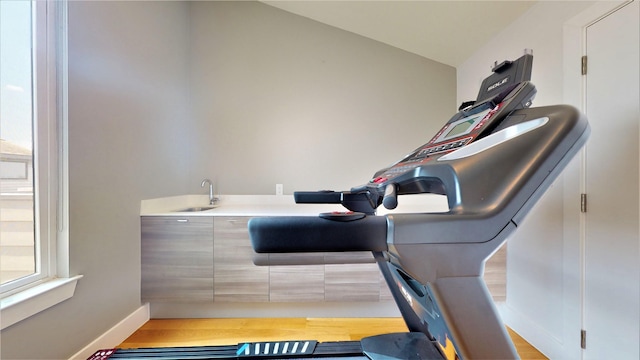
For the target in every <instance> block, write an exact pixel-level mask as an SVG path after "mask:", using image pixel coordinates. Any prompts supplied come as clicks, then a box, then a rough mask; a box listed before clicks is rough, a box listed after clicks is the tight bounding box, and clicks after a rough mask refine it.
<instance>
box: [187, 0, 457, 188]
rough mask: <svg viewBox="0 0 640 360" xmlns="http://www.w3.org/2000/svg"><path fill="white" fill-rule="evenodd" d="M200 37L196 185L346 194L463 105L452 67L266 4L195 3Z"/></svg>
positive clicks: (194, 35)
mask: <svg viewBox="0 0 640 360" xmlns="http://www.w3.org/2000/svg"><path fill="white" fill-rule="evenodd" d="M416 36H419V35H418V34H416ZM191 40H192V42H191V51H192V56H191V79H192V80H191V85H192V90H193V93H192V106H193V111H194V116H195V119H196V120H197V123H198V126H199V130H198V133H199V134H200V135H201V139H200V140H199V141H198V142H197V143H198V144H200V145H201V146H202V147H201V148H200V151H198V152H196V153H194V154H193V156H194V159H195V160H196V163H197V164H196V167H195V168H194V170H193V172H192V179H191V185H192V189H193V191H200V192H202V190H199V189H198V188H197V186H198V185H199V180H201V179H202V178H204V177H211V178H212V179H214V182H216V183H217V188H218V190H219V191H220V192H222V193H223V194H274V193H275V184H276V183H282V184H284V190H285V193H292V192H293V191H295V190H320V189H333V190H347V189H349V188H350V187H352V186H356V185H359V184H362V183H365V182H366V181H367V180H369V178H370V177H371V176H372V175H373V173H374V172H375V171H376V170H379V169H380V168H382V167H384V166H386V165H389V164H390V163H392V162H394V161H396V160H399V158H400V157H402V156H403V155H405V154H407V153H409V152H410V151H412V150H413V149H415V148H417V147H418V146H420V145H422V144H423V143H425V142H426V141H427V140H429V138H430V137H431V136H432V135H433V134H434V133H435V131H436V130H437V129H438V128H439V127H440V126H441V125H442V124H443V123H444V121H446V120H448V118H449V117H450V116H451V115H452V114H453V113H454V112H455V109H456V103H455V81H456V78H455V68H453V67H450V66H446V65H443V64H441V63H437V62H434V61H431V60H428V59H426V58H423V57H420V56H417V55H414V54H411V53H408V52H405V51H401V50H399V49H396V48H393V47H390V46H388V45H385V44H382V43H379V42H376V41H373V40H370V39H367V38H363V37H361V36H358V35H355V34H352V33H348V32H345V31H342V30H338V29H336V28H333V27H330V26H327V25H324V24H321V23H318V22H315V21H312V20H309V19H307V18H304V17H300V16H297V15H293V14H290V13H287V12H284V11H282V10H279V9H276V8H273V7H270V6H268V5H265V4H262V3H257V2H244V1H241V2H218V1H211V2H197V3H192V4H191Z"/></svg>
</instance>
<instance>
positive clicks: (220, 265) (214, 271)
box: [141, 216, 392, 303]
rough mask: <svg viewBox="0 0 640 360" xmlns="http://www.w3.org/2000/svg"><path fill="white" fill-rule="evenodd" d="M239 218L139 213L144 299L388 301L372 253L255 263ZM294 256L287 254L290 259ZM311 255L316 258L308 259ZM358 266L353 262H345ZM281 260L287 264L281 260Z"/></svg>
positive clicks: (242, 219)
mask: <svg viewBox="0 0 640 360" xmlns="http://www.w3.org/2000/svg"><path fill="white" fill-rule="evenodd" d="M249 219H250V217H246V216H187V217H176V216H143V217H142V220H141V227H142V284H141V287H142V300H143V301H147V302H183V303H186V302H218V303H239V302H247V303H261V302H350V301H363V302H377V301H390V300H392V298H391V296H390V293H389V290H388V287H387V284H386V283H385V282H384V280H383V278H382V275H381V273H380V270H379V269H378V265H377V264H376V263H375V262H373V257H372V255H371V253H368V252H361V253H309V254H296V255H295V256H296V257H297V259H300V258H306V257H310V259H309V260H310V261H311V262H312V263H315V264H319V265H271V266H257V265H255V264H254V257H262V261H261V263H268V260H267V259H270V256H276V257H282V256H285V257H287V258H289V255H288V254H256V253H255V252H254V251H253V248H252V247H251V240H250V238H249V230H248V228H247V223H248V221H249ZM292 256H293V255H292ZM314 257H317V258H314ZM354 260H355V261H356V262H358V263H357V264H352V263H346V264H345V262H352V261H354ZM285 262H286V261H285Z"/></svg>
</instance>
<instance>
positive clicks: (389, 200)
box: [382, 183, 398, 210]
mask: <svg viewBox="0 0 640 360" xmlns="http://www.w3.org/2000/svg"><path fill="white" fill-rule="evenodd" d="M382 205H383V206H384V207H385V208H386V209H389V210H393V209H395V208H396V207H398V185H396V184H395V183H389V184H387V186H386V187H385V188H384V196H383V197H382Z"/></svg>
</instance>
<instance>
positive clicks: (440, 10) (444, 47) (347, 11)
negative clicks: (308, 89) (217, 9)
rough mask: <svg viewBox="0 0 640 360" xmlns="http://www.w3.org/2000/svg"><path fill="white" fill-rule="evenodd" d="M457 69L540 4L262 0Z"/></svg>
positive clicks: (425, 0) (418, 0)
mask: <svg viewBox="0 0 640 360" xmlns="http://www.w3.org/2000/svg"><path fill="white" fill-rule="evenodd" d="M262 2H263V3H265V4H268V5H271V6H274V7H277V8H279V9H282V10H285V11H288V12H291V13H294V14H297V15H301V16H304V17H307V18H309V19H312V20H316V21H319V22H322V23H325V24H327V25H331V26H334V27H337V28H340V29H343V30H346V31H350V32H352V33H355V34H358V35H362V36H365V37H367V38H370V39H374V40H377V41H380V42H382V43H385V44H388V45H391V46H394V47H397V48H399V49H402V50H405V51H408V52H411V53H414V54H418V55H420V56H424V57H426V58H429V59H431V60H435V61H438V62H441V63H444V64H447V65H451V66H453V67H457V66H458V65H460V64H462V63H463V62H464V61H465V60H466V59H467V58H469V57H470V56H471V55H472V54H473V53H474V52H475V51H476V50H477V49H478V48H480V47H481V46H482V45H484V44H485V43H486V42H487V41H489V39H491V38H492V37H493V36H494V35H495V34H497V33H498V32H500V31H501V30H502V29H504V28H505V27H506V26H508V25H509V24H511V23H512V22H513V21H515V20H516V19H517V18H518V17H519V16H520V15H522V14H523V13H524V12H526V11H527V10H528V9H529V8H530V7H531V6H532V5H533V4H534V3H535V1H508V0H505V1H483V0H475V1H451V0H449V1H427V0H422V1H420V0H417V1H384V0H360V1H326V0H315V1H314V0H306V1H262Z"/></svg>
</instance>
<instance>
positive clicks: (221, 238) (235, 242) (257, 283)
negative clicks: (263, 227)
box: [213, 216, 269, 302]
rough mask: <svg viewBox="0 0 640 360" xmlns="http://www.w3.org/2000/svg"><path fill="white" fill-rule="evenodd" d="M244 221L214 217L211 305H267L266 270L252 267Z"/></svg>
mask: <svg viewBox="0 0 640 360" xmlns="http://www.w3.org/2000/svg"><path fill="white" fill-rule="evenodd" d="M248 221H249V218H248V217H227V216H219V217H218V216H216V217H214V227H213V228H214V236H213V237H214V246H213V274H214V275H213V277H214V301H217V302H267V301H269V267H268V266H256V265H254V263H253V257H254V256H256V255H255V252H254V251H253V248H252V247H251V240H250V238H249V230H248V229H247V223H248Z"/></svg>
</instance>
